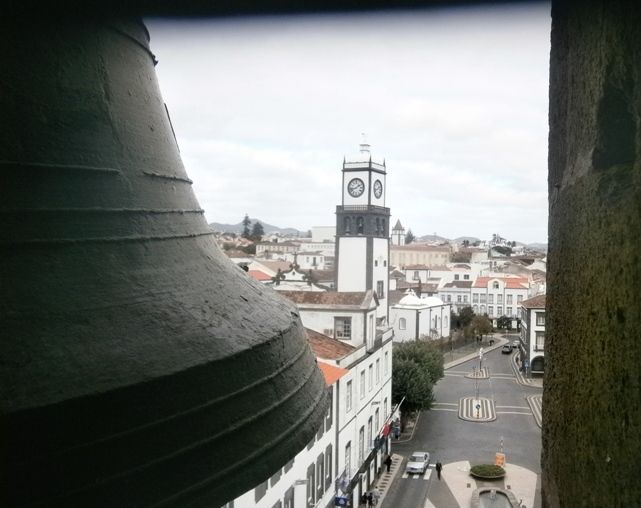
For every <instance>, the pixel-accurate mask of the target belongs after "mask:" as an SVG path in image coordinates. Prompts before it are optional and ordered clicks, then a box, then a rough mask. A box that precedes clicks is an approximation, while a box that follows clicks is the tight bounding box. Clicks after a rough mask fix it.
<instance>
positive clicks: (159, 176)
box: [0, 21, 326, 507]
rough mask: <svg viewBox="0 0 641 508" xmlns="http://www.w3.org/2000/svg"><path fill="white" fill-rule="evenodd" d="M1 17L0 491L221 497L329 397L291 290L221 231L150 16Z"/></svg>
mask: <svg viewBox="0 0 641 508" xmlns="http://www.w3.org/2000/svg"><path fill="white" fill-rule="evenodd" d="M1 28H2V29H3V39H4V41H3V43H2V44H1V45H0V55H1V56H0V62H1V68H0V69H1V70H0V114H1V118H2V124H3V126H2V128H1V129H0V211H1V213H2V221H1V224H2V226H1V228H2V235H1V239H0V241H1V251H2V258H1V259H2V261H1V263H0V287H1V288H2V289H1V297H0V298H1V302H0V316H1V320H0V335H1V340H0V347H1V350H0V403H1V408H0V411H1V413H0V418H1V419H0V429H1V430H0V433H1V434H0V438H1V443H0V453H1V459H0V460H1V465H2V470H1V472H0V475H1V479H0V505H2V506H34V505H37V506H66V507H72V506H85V507H89V506H105V507H107V506H108V507H123V506H208V507H216V506H219V505H221V504H223V503H224V502H226V501H227V500H229V499H232V498H233V497H235V496H236V495H238V494H240V493H241V492H243V491H245V490H247V489H249V488H251V487H252V486H254V485H256V484H258V483H259V482H261V481H262V480H264V479H265V478H267V477H268V476H269V475H270V474H272V473H273V472H274V471H275V470H277V469H278V467H280V466H281V465H282V464H284V463H285V462H286V461H287V460H289V459H290V458H291V457H293V456H294V455H295V454H296V452H297V451H298V450H300V449H301V448H302V447H303V446H304V445H305V444H306V443H307V442H308V441H309V440H310V439H311V438H312V437H313V435H314V433H315V432H316V430H317V428H318V426H319V425H320V423H321V421H322V419H323V417H324V414H325V411H326V397H325V385H324V383H323V380H322V377H321V375H320V373H319V371H318V369H317V367H316V365H315V361H314V357H313V355H312V354H311V352H310V350H309V348H308V345H307V341H306V339H305V336H304V331H303V328H302V326H301V323H300V319H299V317H298V315H297V314H296V309H295V308H294V307H292V305H291V304H289V303H286V302H285V301H284V300H283V299H281V298H280V297H278V296H277V295H276V294H275V293H274V292H272V291H271V290H268V289H265V288H264V287H262V286H261V285H259V284H258V283H254V282H253V281H252V280H251V279H250V278H248V277H247V276H246V274H245V273H244V272H242V271H241V270H240V269H238V268H236V267H235V266H234V265H233V264H232V263H230V262H229V261H228V260H227V258H226V257H225V256H224V255H223V254H222V253H221V252H220V251H219V249H218V248H217V246H216V245H215V243H214V239H213V237H212V235H211V232H210V230H209V228H208V225H207V223H206V222H205V219H204V216H203V212H202V210H201V209H200V207H199V205H198V203H197V201H196V199H195V197H194V194H193V191H192V188H191V181H190V180H189V179H188V178H187V175H186V173H185V171H184V168H183V166H182V163H181V161H180V157H179V154H178V149H177V146H176V141H175V138H174V135H173V133H172V128H171V124H170V120H169V118H168V115H167V111H166V108H165V106H164V104H163V101H162V98H161V94H160V91H159V89H158V85H157V82H156V76H155V71H154V63H155V60H154V56H153V54H152V53H151V51H150V49H149V44H148V43H149V37H148V33H147V31H146V29H145V27H144V26H143V25H142V23H140V22H113V23H104V24H95V23H94V24H88V23H82V24H68V25H61V24H60V22H59V21H56V22H52V23H51V24H50V25H43V24H38V25H35V26H30V25H28V24H25V23H20V22H12V23H7V24H6V25H5V26H2V27H1ZM185 93H189V92H188V90H185ZM212 165H214V163H213V161H212Z"/></svg>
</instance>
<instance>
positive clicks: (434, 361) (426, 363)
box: [392, 340, 444, 383]
mask: <svg viewBox="0 0 641 508" xmlns="http://www.w3.org/2000/svg"><path fill="white" fill-rule="evenodd" d="M392 358H393V359H394V360H395V359H405V360H412V361H414V362H416V363H417V364H419V365H420V367H421V368H422V369H423V370H425V371H426V372H427V373H428V375H429V378H430V380H431V381H432V383H436V382H437V381H438V380H439V379H441V378H442V377H443V374H444V371H443V353H442V351H441V350H440V348H439V347H437V346H436V345H435V344H434V343H433V342H425V341H420V340H419V341H409V342H401V343H400V344H398V345H396V346H395V347H394V353H393V355H392Z"/></svg>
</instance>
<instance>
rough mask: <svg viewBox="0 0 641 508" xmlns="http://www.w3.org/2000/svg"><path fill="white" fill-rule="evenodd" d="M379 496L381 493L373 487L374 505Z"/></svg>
mask: <svg viewBox="0 0 641 508" xmlns="http://www.w3.org/2000/svg"><path fill="white" fill-rule="evenodd" d="M380 497H381V493H380V492H379V491H378V489H373V490H372V504H373V505H374V506H376V505H377V504H378V499H379V498H380Z"/></svg>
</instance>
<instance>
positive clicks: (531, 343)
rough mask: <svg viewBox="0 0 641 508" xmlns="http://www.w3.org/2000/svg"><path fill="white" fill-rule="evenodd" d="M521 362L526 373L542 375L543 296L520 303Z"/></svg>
mask: <svg viewBox="0 0 641 508" xmlns="http://www.w3.org/2000/svg"><path fill="white" fill-rule="evenodd" d="M521 360H525V361H527V364H525V365H523V363H522V366H523V367H525V366H527V369H526V370H527V373H529V374H536V375H541V376H542V375H543V370H544V366H545V295H538V296H535V297H534V298H528V299H527V300H523V301H522V302H521Z"/></svg>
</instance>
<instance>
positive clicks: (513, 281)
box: [472, 277, 528, 289]
mask: <svg viewBox="0 0 641 508" xmlns="http://www.w3.org/2000/svg"><path fill="white" fill-rule="evenodd" d="M491 280H500V281H502V282H503V283H505V288H506V289H527V287H528V280H527V279H524V278H522V277H477V279H476V280H475V281H474V285H473V286H472V287H474V288H486V287H487V285H488V283H489V282H490V281H491Z"/></svg>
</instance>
